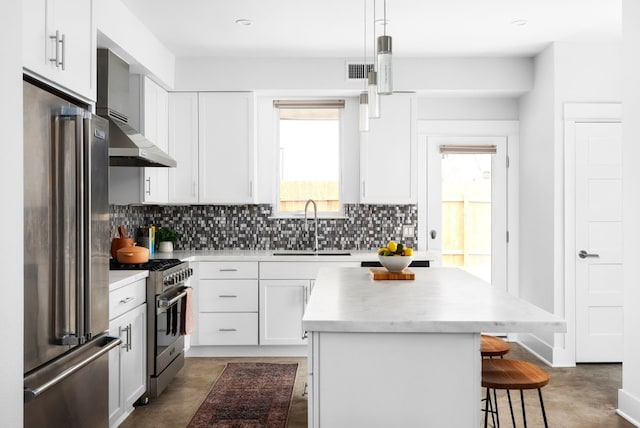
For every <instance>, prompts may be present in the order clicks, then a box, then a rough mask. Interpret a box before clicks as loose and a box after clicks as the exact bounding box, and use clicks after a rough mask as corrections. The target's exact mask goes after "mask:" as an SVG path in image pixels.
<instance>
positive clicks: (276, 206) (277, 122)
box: [272, 98, 345, 218]
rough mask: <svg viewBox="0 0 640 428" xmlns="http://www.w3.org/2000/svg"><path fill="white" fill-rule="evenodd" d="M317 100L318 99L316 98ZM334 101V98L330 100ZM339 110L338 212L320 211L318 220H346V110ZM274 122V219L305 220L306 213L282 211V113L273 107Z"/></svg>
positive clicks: (309, 213) (310, 209) (311, 214)
mask: <svg viewBox="0 0 640 428" xmlns="http://www.w3.org/2000/svg"><path fill="white" fill-rule="evenodd" d="M316 99H317V98H316ZM329 99H334V98H329ZM337 110H338V122H339V123H338V133H339V135H338V198H339V201H338V210H337V211H335V212H334V211H318V218H345V214H344V179H343V178H344V177H343V175H344V174H343V169H344V168H343V167H344V163H343V162H344V154H343V149H344V147H343V144H344V108H337ZM273 122H274V135H275V138H274V143H273V144H274V158H275V168H276V173H275V174H274V176H275V184H274V189H275V191H274V196H273V199H274V201H273V211H272V217H275V218H304V215H305V213H304V211H287V212H283V211H280V178H281V174H280V172H281V170H282V169H281V162H280V161H281V157H280V112H279V109H278V108H277V107H273ZM311 211H312V208H311V207H309V212H308V215H310V216H313V213H312V212H311Z"/></svg>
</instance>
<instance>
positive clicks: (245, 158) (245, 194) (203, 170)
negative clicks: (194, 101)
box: [198, 92, 256, 204]
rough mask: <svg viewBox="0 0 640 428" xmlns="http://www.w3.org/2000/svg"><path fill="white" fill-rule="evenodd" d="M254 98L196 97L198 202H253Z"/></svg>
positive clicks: (234, 94)
mask: <svg viewBox="0 0 640 428" xmlns="http://www.w3.org/2000/svg"><path fill="white" fill-rule="evenodd" d="M254 110H255V102H254V95H253V93H250V92H201V93H199V114H198V117H199V135H198V137H199V180H198V181H199V202H200V203H210V204H225V203H230V204H244V203H254V201H255V199H256V198H255V193H256V192H255V188H254V186H255V175H256V174H255V171H256V167H255V165H256V162H255V158H256V138H255V130H254V117H255V111H254Z"/></svg>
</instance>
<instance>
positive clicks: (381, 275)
mask: <svg viewBox="0 0 640 428" xmlns="http://www.w3.org/2000/svg"><path fill="white" fill-rule="evenodd" d="M369 271H370V272H371V278H373V279H374V280H379V279H390V280H406V279H409V280H411V279H416V274H415V273H413V272H412V271H411V270H409V269H405V270H403V271H402V272H389V271H388V270H387V268H379V267H374V268H371V269H369Z"/></svg>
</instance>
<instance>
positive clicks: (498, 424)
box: [491, 389, 500, 428]
mask: <svg viewBox="0 0 640 428" xmlns="http://www.w3.org/2000/svg"><path fill="white" fill-rule="evenodd" d="M493 401H494V402H495V403H496V421H497V423H496V421H494V420H493V414H492V415H491V420H492V421H493V426H494V427H497V428H500V414H499V413H498V397H497V396H496V390H495V389H494V390H493Z"/></svg>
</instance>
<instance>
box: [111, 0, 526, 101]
mask: <svg viewBox="0 0 640 428" xmlns="http://www.w3.org/2000/svg"><path fill="white" fill-rule="evenodd" d="M103 1H104V0H103ZM355 62H361V61H358V60H356V61H355ZM346 64H347V60H346V59H343V58H336V59H300V58H298V59H293V58H291V59H269V58H177V60H176V80H175V89H176V90H180V91H246V90H254V91H258V90H264V91H283V90H288V91H294V92H297V93H298V94H300V92H301V91H309V90H310V89H311V88H313V90H315V91H333V92H336V91H338V92H340V91H341V93H345V91H346V92H350V93H356V92H357V91H360V90H362V89H363V83H364V82H362V81H355V82H354V81H347V79H346ZM469 70H473V72H472V73H471V72H469ZM532 79H533V76H532V69H531V60H530V59H529V58H448V59H441V58H440V59H438V58H433V59H411V58H397V59H394V90H395V91H416V92H419V93H420V92H432V93H438V94H443V93H447V94H485V95H486V94H489V93H493V94H496V93H500V94H509V95H514V94H516V95H519V94H523V93H524V92H526V91H528V90H530V89H531V84H532Z"/></svg>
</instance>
